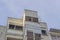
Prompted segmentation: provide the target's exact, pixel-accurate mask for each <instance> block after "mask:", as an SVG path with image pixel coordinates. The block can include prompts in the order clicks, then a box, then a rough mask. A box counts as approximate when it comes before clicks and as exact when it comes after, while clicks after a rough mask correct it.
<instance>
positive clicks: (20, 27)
mask: <svg viewBox="0 0 60 40" xmlns="http://www.w3.org/2000/svg"><path fill="white" fill-rule="evenodd" d="M15 29H16V30H22V29H23V28H22V26H16V28H15Z"/></svg>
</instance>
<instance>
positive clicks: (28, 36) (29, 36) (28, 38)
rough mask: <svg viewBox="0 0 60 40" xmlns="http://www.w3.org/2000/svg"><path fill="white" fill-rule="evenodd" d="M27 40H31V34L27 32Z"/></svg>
mask: <svg viewBox="0 0 60 40" xmlns="http://www.w3.org/2000/svg"><path fill="white" fill-rule="evenodd" d="M27 40H33V32H30V31H27Z"/></svg>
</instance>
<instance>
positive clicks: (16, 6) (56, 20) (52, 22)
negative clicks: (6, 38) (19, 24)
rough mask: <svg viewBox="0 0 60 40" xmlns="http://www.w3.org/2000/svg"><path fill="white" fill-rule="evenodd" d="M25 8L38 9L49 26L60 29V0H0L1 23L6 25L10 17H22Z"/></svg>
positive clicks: (40, 16)
mask: <svg viewBox="0 0 60 40" xmlns="http://www.w3.org/2000/svg"><path fill="white" fill-rule="evenodd" d="M24 9H30V10H35V11H38V16H39V18H40V19H41V20H42V21H44V22H47V25H48V28H57V29H60V0H0V25H6V23H7V18H8V17H14V18H21V17H22V15H23V11H24Z"/></svg>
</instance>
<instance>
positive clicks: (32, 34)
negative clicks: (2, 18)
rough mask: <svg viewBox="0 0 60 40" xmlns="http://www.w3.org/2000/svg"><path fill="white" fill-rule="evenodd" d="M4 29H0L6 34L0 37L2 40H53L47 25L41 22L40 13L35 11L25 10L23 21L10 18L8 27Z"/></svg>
mask: <svg viewBox="0 0 60 40" xmlns="http://www.w3.org/2000/svg"><path fill="white" fill-rule="evenodd" d="M3 28H4V27H3ZM4 29H5V30H6V31H5V30H4ZM4 29H2V28H1V29H0V30H3V31H2V32H4V36H3V35H2V36H3V37H0V39H1V38H2V40H50V39H51V33H50V32H51V31H48V27H47V23H46V22H42V21H39V17H38V12H37V11H33V10H27V9H25V10H24V15H23V17H22V18H21V19H18V18H12V17H8V19H7V25H6V27H5V28H4ZM0 32H1V31H0ZM0 34H1V33H0Z"/></svg>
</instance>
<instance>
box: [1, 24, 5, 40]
mask: <svg viewBox="0 0 60 40" xmlns="http://www.w3.org/2000/svg"><path fill="white" fill-rule="evenodd" d="M5 32H6V28H5V26H1V25H0V40H5V38H6V34H5Z"/></svg>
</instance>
